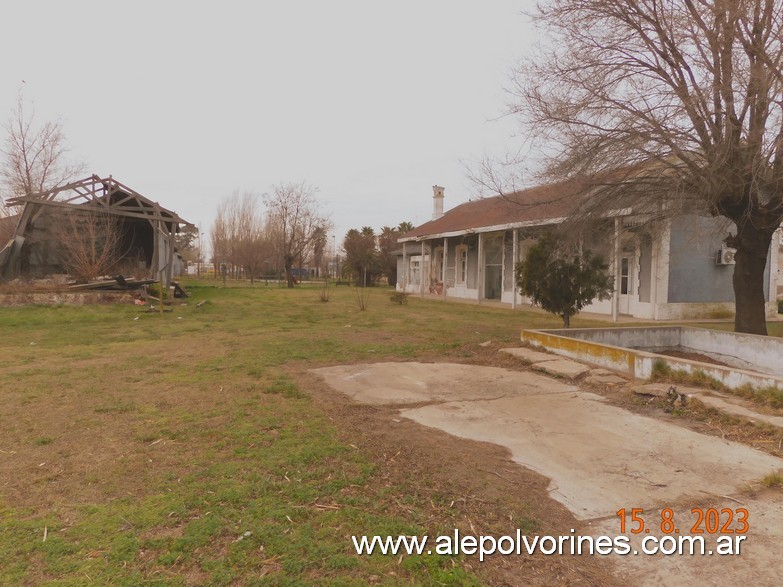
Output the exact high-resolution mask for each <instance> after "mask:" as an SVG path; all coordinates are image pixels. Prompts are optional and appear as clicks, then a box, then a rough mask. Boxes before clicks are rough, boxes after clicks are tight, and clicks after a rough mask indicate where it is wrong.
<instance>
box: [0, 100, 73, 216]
mask: <svg viewBox="0 0 783 587" xmlns="http://www.w3.org/2000/svg"><path fill="white" fill-rule="evenodd" d="M5 131H6V137H5V144H4V147H3V150H2V155H3V159H2V163H0V182H2V188H3V189H2V191H3V193H2V200H3V202H4V201H5V200H6V199H8V198H14V197H21V196H26V195H27V194H30V193H39V192H42V191H45V190H48V189H51V188H54V187H57V186H59V185H62V184H64V183H67V182H68V181H70V180H72V179H73V178H74V177H76V176H77V175H78V174H79V173H81V172H82V171H83V169H84V166H83V165H82V164H74V163H72V162H69V161H68V160H67V158H66V153H67V148H66V146H65V135H64V134H63V127H62V122H60V121H55V122H51V121H49V122H44V123H43V124H40V125H38V124H37V123H36V120H35V111H34V110H33V109H32V107H31V108H29V109H27V108H25V101H24V95H23V93H22V92H21V91H20V92H19V94H18V97H17V102H16V107H15V109H14V111H13V113H12V114H11V117H10V118H9V119H8V121H7V122H6V124H5ZM2 212H5V213H10V212H11V210H10V209H8V207H7V206H6V205H5V203H3V205H2V206H1V207H0V213H2Z"/></svg>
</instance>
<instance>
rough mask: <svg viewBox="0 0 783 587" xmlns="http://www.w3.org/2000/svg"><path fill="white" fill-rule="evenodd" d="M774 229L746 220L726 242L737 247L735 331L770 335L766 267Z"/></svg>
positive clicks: (735, 257)
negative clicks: (765, 281) (758, 225)
mask: <svg viewBox="0 0 783 587" xmlns="http://www.w3.org/2000/svg"><path fill="white" fill-rule="evenodd" d="M771 242H772V232H771V231H769V230H763V229H760V228H758V227H756V226H753V222H751V221H745V222H743V223H742V225H741V226H740V225H738V226H737V236H736V237H734V238H730V239H727V244H728V245H729V246H731V247H734V248H736V249H737V253H736V255H735V256H734V262H735V265H734V277H733V283H734V300H735V317H734V330H735V331H736V332H747V333H749V334H763V335H766V334H767V318H766V301H765V298H764V270H765V268H766V266H767V256H768V252H769V246H770V243H771Z"/></svg>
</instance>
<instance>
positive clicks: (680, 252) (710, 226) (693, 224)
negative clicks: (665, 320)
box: [668, 215, 769, 304]
mask: <svg viewBox="0 0 783 587" xmlns="http://www.w3.org/2000/svg"><path fill="white" fill-rule="evenodd" d="M725 237H726V225H725V223H723V222H722V221H720V220H717V219H713V218H708V217H700V216H693V215H689V216H680V217H677V218H674V219H672V221H671V237H670V241H669V291H668V302H669V303H675V304H676V303H687V302H691V303H693V302H698V303H710V302H733V301H734V287H733V285H732V277H733V274H734V265H718V264H717V263H716V262H715V259H716V256H717V254H718V251H719V250H720V248H721V245H722V244H723V239H724V238H725ZM767 273H768V270H767ZM767 277H768V275H767ZM764 281H765V290H764V291H765V295H766V293H767V291H768V281H769V280H768V278H765V280H764Z"/></svg>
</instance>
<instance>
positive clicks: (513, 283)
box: [504, 228, 519, 310]
mask: <svg viewBox="0 0 783 587" xmlns="http://www.w3.org/2000/svg"><path fill="white" fill-rule="evenodd" d="M512 234H513V239H512V242H513V245H512V246H511V309H512V310H513V309H514V308H516V307H517V257H518V256H519V231H518V230H517V229H516V228H515V229H514V231H513V232H512ZM504 250H505V247H504Z"/></svg>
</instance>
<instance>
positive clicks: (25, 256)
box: [0, 175, 193, 285]
mask: <svg viewBox="0 0 783 587" xmlns="http://www.w3.org/2000/svg"><path fill="white" fill-rule="evenodd" d="M7 204H8V205H9V206H22V207H23V208H22V211H21V213H20V214H19V215H18V216H17V217H16V218H17V220H16V226H15V229H14V231H13V234H12V236H11V238H10V240H9V241H8V242H7V244H5V246H4V247H3V248H2V249H0V278H3V279H10V278H14V277H42V276H45V275H48V274H53V273H63V272H64V264H63V259H62V244H63V243H62V242H58V239H61V238H62V236H61V234H62V233H61V231H59V232H58V230H57V229H58V227H62V225H63V223H64V222H65V221H66V220H67V218H68V217H69V214H73V213H78V214H79V215H81V216H88V215H96V216H98V215H99V216H101V217H104V218H110V219H112V221H113V222H114V223H115V225H116V226H117V227H118V234H119V236H118V239H119V243H120V246H119V247H118V250H120V251H121V255H122V257H123V259H124V260H126V261H128V262H132V263H135V266H134V269H135V270H138V271H140V272H143V273H146V274H147V275H148V276H150V277H153V278H155V279H160V280H161V281H162V282H163V284H164V285H168V284H169V283H171V278H172V275H173V267H174V262H175V254H174V253H175V237H176V235H177V234H178V233H179V232H180V231H181V230H182V229H183V228H185V227H192V226H193V225H192V224H191V223H189V222H187V221H185V220H183V219H182V218H180V217H179V216H178V215H177V214H176V213H175V212H173V211H171V210H168V209H166V208H164V207H163V206H161V205H160V204H159V203H157V202H153V201H152V200H150V199H148V198H145V197H144V196H142V195H141V194H139V193H138V192H136V191H134V190H132V189H131V188H129V187H127V186H125V185H123V184H122V183H120V182H118V181H117V180H115V179H114V178H112V177H111V176H109V177H108V178H101V177H98V176H97V175H91V176H90V177H87V178H85V179H82V180H79V181H75V182H72V183H68V184H65V185H62V186H59V187H56V188H53V189H51V190H48V191H45V192H41V193H36V194H28V195H26V196H22V197H17V198H11V199H9V200H8V202H7ZM0 244H1V243H0Z"/></svg>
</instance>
